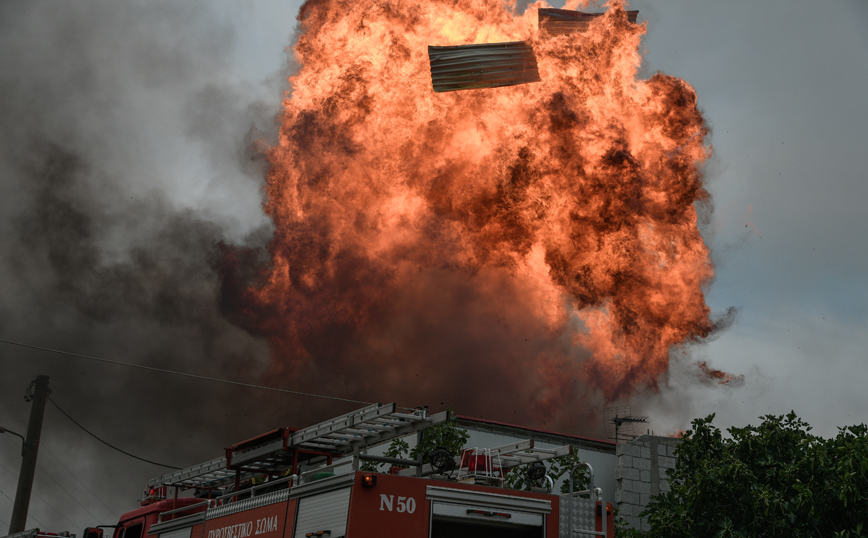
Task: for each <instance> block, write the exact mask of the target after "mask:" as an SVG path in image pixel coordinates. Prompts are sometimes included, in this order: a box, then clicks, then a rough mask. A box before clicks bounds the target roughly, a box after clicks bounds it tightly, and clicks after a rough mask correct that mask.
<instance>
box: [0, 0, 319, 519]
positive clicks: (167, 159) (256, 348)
mask: <svg viewBox="0 0 868 538" xmlns="http://www.w3.org/2000/svg"><path fill="white" fill-rule="evenodd" d="M227 9H228V8H227ZM250 15H251V14H250V13H246V14H245V12H242V13H240V14H236V13H232V12H231V10H229V11H226V10H224V11H221V10H219V9H215V8H214V6H213V5H212V4H210V3H207V2H185V3H183V4H175V3H170V2H161V3H140V4H132V5H129V4H124V5H121V4H117V3H114V2H103V1H92V2H79V3H72V4H53V3H49V2H14V1H13V2H5V3H3V5H2V6H0V50H2V51H3V52H2V54H0V140H2V144H0V177H2V182H0V230H2V233H0V251H2V257H0V282H2V284H0V297H2V300H0V332H2V334H3V337H5V338H9V339H14V340H19V341H23V342H27V343H32V344H34V345H39V346H45V347H54V348H61V349H66V350H71V351H75V352H78V353H84V354H90V355H96V356H101V357H107V358H113V359H118V360H122V361H128V362H133V363H137V364H144V365H149V366H153V367H158V368H167V369H172V370H180V371H186V372H193V373H197V374H200V375H207V376H213V377H221V378H230V379H237V380H240V381H246V382H260V381H261V380H260V379H259V373H261V372H262V370H263V368H264V366H265V363H266V361H267V357H268V355H267V349H266V348H265V346H264V345H263V343H261V342H260V341H258V340H256V339H255V338H252V337H251V336H249V335H247V334H246V333H244V331H242V330H240V329H237V328H236V327H234V326H232V325H231V324H229V323H228V322H227V321H226V320H225V319H224V318H223V317H222V315H221V314H220V311H219V309H218V306H217V298H216V297H217V295H216V292H217V290H218V288H219V282H218V279H217V275H216V273H215V272H214V270H213V266H214V264H215V262H216V260H217V258H218V257H219V249H218V244H219V242H220V241H233V242H237V243H241V244H244V242H245V241H246V240H248V239H249V240H252V241H256V242H257V243H261V242H262V239H261V238H262V237H263V236H264V235H267V233H268V229H267V223H266V222H265V219H264V218H263V217H262V215H261V211H260V210H259V204H260V193H259V188H258V187H259V183H260V181H261V166H260V164H259V163H258V162H257V160H256V157H255V153H253V152H251V151H250V149H249V148H250V145H251V144H252V143H253V142H254V141H255V140H257V139H258V138H260V137H267V135H268V132H269V131H270V130H273V120H272V118H273V116H274V114H275V112H276V110H277V105H278V103H279V100H280V91H281V90H280V85H279V84H276V83H275V80H279V78H277V77H275V76H272V77H271V79H268V78H265V77H264V78H263V79H261V80H247V81H245V80H242V77H241V76H240V75H239V73H238V70H237V69H235V68H234V67H233V62H235V61H236V59H235V58H234V54H235V50H236V48H237V41H236V35H237V30H238V29H237V28H235V27H234V25H235V24H237V23H238V22H239V20H243V18H244V17H245V16H250ZM281 42H282V43H284V44H285V43H288V32H287V34H286V35H285V36H284V37H283V38H281ZM281 48H282V46H278V47H277V52H278V53H279V52H280V49H281ZM276 56H277V57H278V58H279V55H276ZM280 68H281V64H280V63H279V62H275V64H274V65H273V66H272V67H271V69H272V70H273V71H274V72H275V73H276V72H277V71H278V70H279V69H280ZM266 95H267V96H268V97H267V98H265V97H264V96H266ZM0 370H2V372H3V375H2V376H0V391H2V394H3V395H4V397H3V400H2V402H0V423H2V424H3V425H4V426H6V427H8V428H10V429H13V430H15V431H18V432H21V433H23V432H24V429H25V427H26V421H27V416H28V413H29V406H28V405H27V404H26V403H25V402H24V401H23V399H22V396H23V394H24V389H25V388H26V386H27V384H28V383H29V382H30V380H31V379H33V378H34V377H35V376H36V375H37V374H46V375H49V376H51V387H52V390H53V394H52V398H53V399H54V400H55V401H56V402H57V403H58V404H59V405H60V406H61V407H63V408H64V410H66V411H67V412H69V413H70V414H71V415H72V416H74V417H75V418H77V419H78V420H79V421H80V422H82V423H83V424H84V425H85V426H86V427H88V428H89V429H91V430H92V431H93V432H94V433H96V434H98V435H99V436H101V437H103V438H104V439H106V440H108V441H110V442H112V443H114V444H116V445H118V446H120V447H122V448H124V449H125V450H128V451H130V452H133V453H138V454H140V455H142V456H144V457H146V458H149V459H152V460H156V461H160V462H165V463H167V464H170V465H188V464H191V463H192V462H195V461H198V460H201V459H206V458H211V457H214V456H215V454H216V453H217V452H219V450H220V447H222V446H226V445H227V444H230V443H232V442H234V441H236V440H238V439H240V438H245V437H247V436H250V435H253V434H255V433H258V432H260V431H264V430H265V429H269V428H271V427H272V426H273V425H274V424H275V421H276V420H279V419H281V418H282V417H283V416H291V415H293V413H292V412H283V413H281V411H283V410H285V408H286V406H287V405H290V404H291V403H292V400H291V398H287V397H285V396H284V397H283V398H277V397H275V396H270V395H257V397H256V398H253V397H251V394H250V392H249V391H245V390H239V389H237V388H232V387H226V386H220V385H217V386H215V385H210V384H203V383H201V382H200V383H197V382H190V381H189V380H184V379H179V378H174V377H170V376H161V375H159V374H149V373H142V372H141V371H136V370H130V369H125V368H121V367H117V366H109V365H105V364H98V363H89V362H87V361H83V360H81V359H73V358H69V357H59V356H51V355H46V354H44V353H41V352H36V351H33V350H27V349H22V348H15V347H9V346H4V348H3V349H2V351H0ZM263 406H264V407H263ZM263 408H265V409H273V410H274V413H273V414H267V413H263V412H262V411H261V409H263ZM294 415H295V416H299V417H301V418H300V420H308V417H306V415H305V411H301V412H295V413H294ZM43 439H44V442H43V444H42V448H41V451H40V469H39V470H38V472H37V481H36V495H35V496H34V499H33V502H32V505H31V511H30V514H31V517H30V520H29V521H28V525H30V526H39V527H41V528H44V529H48V530H55V531H56V530H62V529H69V530H71V531H73V532H81V529H82V528H83V526H85V525H92V524H97V523H103V524H105V523H112V522H115V521H116V520H117V517H118V515H119V514H120V513H122V512H124V511H127V510H129V509H131V508H133V507H135V503H136V499H137V497H138V496H139V494H140V489H141V488H142V487H143V485H144V483H145V481H146V480H147V479H148V478H149V477H151V476H154V475H157V474H160V473H162V472H164V471H165V469H161V468H159V467H155V466H153V465H148V464H145V463H141V462H136V461H134V460H130V459H128V458H126V457H125V456H121V455H120V454H118V453H116V452H114V451H112V450H110V449H108V448H107V447H104V446H103V445H100V444H99V443H97V442H96V441H94V440H92V439H90V438H88V437H87V436H86V435H84V434H83V433H82V432H81V431H80V430H78V429H77V428H75V427H74V426H73V425H72V424H70V423H69V421H67V419H65V418H64V417H63V416H61V415H60V414H59V413H58V412H57V410H56V409H53V408H52V407H51V406H49V408H48V410H47V415H46V424H45V430H44V436H43ZM16 443H17V438H15V437H12V436H8V435H6V436H2V439H0V492H2V495H0V526H4V525H8V519H9V515H10V513H11V505H12V500H11V499H12V497H13V496H14V492H15V477H16V476H17V473H18V466H19V453H18V450H19V447H17V446H16ZM3 528H4V530H5V526H4V527H3Z"/></svg>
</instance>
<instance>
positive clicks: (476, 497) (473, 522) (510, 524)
mask: <svg viewBox="0 0 868 538" xmlns="http://www.w3.org/2000/svg"><path fill="white" fill-rule="evenodd" d="M426 497H427V499H428V500H430V501H432V508H431V510H432V517H431V538H471V537H473V538H543V536H545V532H546V525H545V521H546V516H547V515H548V514H550V513H551V511H552V506H551V501H549V500H546V499H539V498H528V497H518V496H514V495H502V494H496V493H485V492H479V491H471V490H461V489H452V488H442V487H437V486H429V487H428V488H427V491H426Z"/></svg>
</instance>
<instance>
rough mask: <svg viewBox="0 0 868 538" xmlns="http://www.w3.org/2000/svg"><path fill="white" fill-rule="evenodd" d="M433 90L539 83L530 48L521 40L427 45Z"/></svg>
mask: <svg viewBox="0 0 868 538" xmlns="http://www.w3.org/2000/svg"><path fill="white" fill-rule="evenodd" d="M428 58H429V59H430V60H431V82H432V83H433V84H434V91H435V92H451V91H456V90H472V89H476V88H496V87H498V86H514V85H516V84H525V83H528V82H539V70H538V69H537V65H536V56H535V55H534V53H533V48H532V47H531V46H530V45H529V44H527V43H525V42H524V41H515V42H512V43H486V44H482V45H458V46H455V47H430V46H429V47H428Z"/></svg>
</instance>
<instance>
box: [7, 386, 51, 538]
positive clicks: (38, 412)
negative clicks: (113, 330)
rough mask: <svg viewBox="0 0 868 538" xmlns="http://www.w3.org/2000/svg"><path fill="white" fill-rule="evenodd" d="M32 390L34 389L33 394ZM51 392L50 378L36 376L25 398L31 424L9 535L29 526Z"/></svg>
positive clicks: (29, 423)
mask: <svg viewBox="0 0 868 538" xmlns="http://www.w3.org/2000/svg"><path fill="white" fill-rule="evenodd" d="M30 388H33V392H32V393H31V391H30ZM49 394H51V391H50V390H49V389H48V376H46V375H40V376H36V381H34V382H33V383H32V384H31V385H30V387H28V389H27V394H26V395H25V396H24V397H25V398H28V397H29V398H31V400H32V401H31V404H30V422H28V423H27V438H26V439H25V441H24V448H23V449H22V451H21V472H20V473H19V474H18V490H17V491H16V492H15V504H14V505H12V521H11V522H10V523H9V534H15V533H16V532H21V531H23V530H24V526H25V525H26V524H27V510H28V509H29V508H30V492H31V491H32V490H33V475H34V474H35V473H36V454H37V453H38V452H39V436H40V434H41V433H42V417H43V416H44V415H45V402H46V400H48V395H49Z"/></svg>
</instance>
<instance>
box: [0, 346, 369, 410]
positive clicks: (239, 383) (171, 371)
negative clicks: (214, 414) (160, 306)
mask: <svg viewBox="0 0 868 538" xmlns="http://www.w3.org/2000/svg"><path fill="white" fill-rule="evenodd" d="M0 342H2V343H4V344H9V345H13V346H20V347H26V348H30V349H36V350H39V351H47V352H48V353H56V354H58V355H68V356H70V357H78V358H80V359H87V360H91V361H98V362H107V363H109V364H117V365H120V366H129V367H130V368H140V369H142V370H150V371H152V372H160V373H163V374H171V375H178V376H182V377H192V378H193V379H200V380H203V381H214V382H216V383H226V384H227V385H238V386H241V387H248V388H251V389H260V390H271V391H274V392H283V393H286V394H295V395H297V396H308V397H310V398H323V399H326V400H337V401H340V402H350V403H357V404H363V405H370V404H372V403H373V402H363V401H361V400H353V399H350V398H340V397H338V396H326V395H324V394H313V393H311V392H301V391H298V390H289V389H281V388H277V387H268V386H264V385H254V384H253V383H242V382H241V381H231V380H229V379H220V378H217V377H208V376H204V375H197V374H188V373H186V372H176V371H174V370H166V369H164V368H155V367H153V366H144V365H142V364H133V363H130V362H121V361H115V360H111V359H103V358H100V357H92V356H90V355H82V354H81V353H72V352H70V351H61V350H59V349H51V348H47V347H40V346H34V345H31V344H24V343H21V342H13V341H11V340H3V339H2V338H0Z"/></svg>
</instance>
